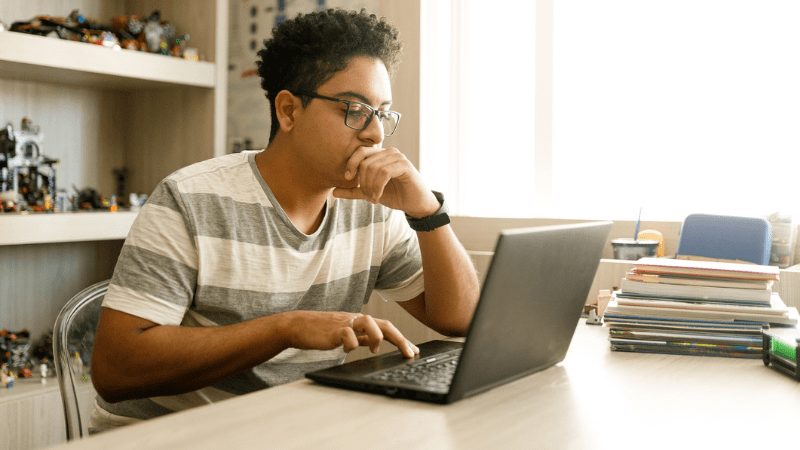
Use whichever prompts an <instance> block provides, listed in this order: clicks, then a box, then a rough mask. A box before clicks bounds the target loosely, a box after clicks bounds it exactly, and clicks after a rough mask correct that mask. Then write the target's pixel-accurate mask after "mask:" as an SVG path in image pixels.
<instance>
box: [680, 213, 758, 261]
mask: <svg viewBox="0 0 800 450" xmlns="http://www.w3.org/2000/svg"><path fill="white" fill-rule="evenodd" d="M771 248H772V224H770V223H769V222H768V221H767V220H766V219H762V218H757V217H736V216H717V215H710V214H691V215H689V216H688V217H686V220H684V221H683V226H682V227H681V236H680V241H679V243H678V255H692V256H702V257H706V258H716V259H730V260H741V261H747V262H752V263H755V264H761V265H767V264H769V255H770V250H771Z"/></svg>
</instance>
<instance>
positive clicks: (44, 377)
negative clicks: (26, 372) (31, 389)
mask: <svg viewBox="0 0 800 450" xmlns="http://www.w3.org/2000/svg"><path fill="white" fill-rule="evenodd" d="M47 372H48V368H47V364H46V363H41V364H39V375H40V376H41V377H42V378H41V379H42V384H46V383H47Z"/></svg>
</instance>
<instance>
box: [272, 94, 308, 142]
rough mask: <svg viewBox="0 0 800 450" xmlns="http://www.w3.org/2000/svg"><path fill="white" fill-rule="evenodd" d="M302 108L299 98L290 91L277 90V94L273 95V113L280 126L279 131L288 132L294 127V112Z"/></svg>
mask: <svg viewBox="0 0 800 450" xmlns="http://www.w3.org/2000/svg"><path fill="white" fill-rule="evenodd" d="M302 109H303V104H302V103H301V102H300V99H299V98H297V97H295V96H294V95H292V93H291V92H289V91H287V90H285V89H284V90H282V91H280V92H278V95H277V96H275V114H276V116H277V119H278V123H279V124H280V126H281V131H283V132H284V133H288V132H290V131H291V130H292V128H294V121H295V118H296V114H297V113H299V112H300V111H302Z"/></svg>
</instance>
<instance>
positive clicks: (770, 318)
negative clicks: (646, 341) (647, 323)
mask: <svg viewBox="0 0 800 450" xmlns="http://www.w3.org/2000/svg"><path fill="white" fill-rule="evenodd" d="M775 295H777V294H775ZM773 301H779V302H780V303H776V305H777V306H778V307H783V308H785V307H786V305H784V304H783V302H782V301H780V297H778V298H777V299H774V300H773ZM606 315H612V316H613V315H622V316H637V317H650V318H672V319H709V320H715V321H719V322H724V321H728V322H733V321H737V320H739V321H745V322H760V323H770V324H779V325H797V323H798V313H797V309H795V308H788V311H786V312H782V313H781V314H770V313H769V312H768V311H767V309H766V308H764V309H763V310H759V311H755V310H750V311H731V310H728V311H720V310H703V309H689V308H681V307H680V303H678V302H675V305H671V307H663V306H661V305H654V304H646V305H620V304H619V303H618V302H617V300H616V299H612V301H611V302H609V304H608V308H606Z"/></svg>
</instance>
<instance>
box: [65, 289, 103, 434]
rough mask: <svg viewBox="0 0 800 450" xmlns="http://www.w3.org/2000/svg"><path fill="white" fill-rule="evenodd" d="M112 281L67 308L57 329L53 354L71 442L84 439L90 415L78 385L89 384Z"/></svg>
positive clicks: (80, 296)
mask: <svg viewBox="0 0 800 450" xmlns="http://www.w3.org/2000/svg"><path fill="white" fill-rule="evenodd" d="M108 283H109V280H106V281H101V282H99V283H97V284H94V285H92V286H90V287H88V288H86V289H84V290H82V291H81V292H79V293H78V294H77V295H75V296H74V297H72V299H71V300H70V301H68V302H67V304H66V305H64V308H62V309H61V312H60V313H59V314H58V317H57V318H56V323H55V325H54V326H53V355H54V357H55V364H56V374H57V375H58V385H59V387H60V388H61V400H62V402H63V404H64V419H65V421H66V425H67V440H68V441H70V440H74V439H80V438H83V437H84V431H83V430H84V429H87V424H88V414H89V412H86V413H85V414H84V415H81V410H80V405H79V402H78V391H77V386H78V384H79V383H83V382H87V379H88V374H89V362H90V358H91V356H92V348H93V347H94V338H95V334H96V331H97V322H98V321H99V319H100V310H101V307H100V305H101V303H102V302H103V298H104V297H105V295H106V291H107V290H108Z"/></svg>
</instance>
